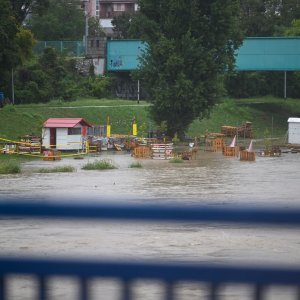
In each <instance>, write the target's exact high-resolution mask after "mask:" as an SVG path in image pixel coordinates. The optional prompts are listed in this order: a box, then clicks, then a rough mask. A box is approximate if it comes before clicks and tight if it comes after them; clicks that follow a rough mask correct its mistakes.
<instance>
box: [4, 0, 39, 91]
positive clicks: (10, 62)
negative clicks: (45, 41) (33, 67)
mask: <svg viewBox="0 0 300 300" xmlns="http://www.w3.org/2000/svg"><path fill="white" fill-rule="evenodd" d="M34 43H35V41H34V39H33V35H32V34H31V32H30V31H28V30H26V29H24V28H22V27H21V26H20V24H19V22H18V18H17V17H16V15H15V12H14V10H13V7H12V5H11V3H10V1H9V0H0V74H1V76H0V89H1V90H3V91H5V95H6V96H8V95H9V92H8V91H9V90H10V88H9V83H10V77H11V72H12V69H14V68H16V67H17V66H18V65H20V64H22V63H24V62H25V60H26V59H28V58H29V57H30V56H31V54H32V47H33V45H34Z"/></svg>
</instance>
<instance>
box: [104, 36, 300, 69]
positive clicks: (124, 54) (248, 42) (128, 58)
mask: <svg viewBox="0 0 300 300" xmlns="http://www.w3.org/2000/svg"><path fill="white" fill-rule="evenodd" d="M145 49H146V43H144V42H142V41H141V40H110V41H108V42H107V70H108V71H131V70H135V69H137V68H138V65H139V57H140V56H141V55H142V53H143V51H144V50H145ZM235 69H236V70H237V71H297V70H298V71H299V70H300V37H274V38H273V37H262V38H246V39H245V40H244V42H243V44H242V46H241V47H240V48H239V49H238V50H237V51H236V67H235Z"/></svg>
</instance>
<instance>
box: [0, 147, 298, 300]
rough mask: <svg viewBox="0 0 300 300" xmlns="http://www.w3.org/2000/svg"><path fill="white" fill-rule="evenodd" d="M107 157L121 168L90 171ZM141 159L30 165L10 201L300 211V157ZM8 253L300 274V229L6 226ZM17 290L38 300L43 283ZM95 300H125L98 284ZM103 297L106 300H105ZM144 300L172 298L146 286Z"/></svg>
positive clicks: (2, 182)
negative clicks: (241, 266) (293, 268)
mask: <svg viewBox="0 0 300 300" xmlns="http://www.w3.org/2000/svg"><path fill="white" fill-rule="evenodd" d="M98 158H101V159H103V158H106V159H110V160H111V161H112V162H113V163H114V164H115V165H116V166H117V167H118V168H117V169H113V170H105V171H85V170H82V169H81V167H82V166H83V165H84V164H86V163H87V162H91V161H93V160H95V159H98ZM135 161H136V160H135V159H134V158H132V157H131V156H130V155H129V154H127V153H121V154H120V153H104V154H100V156H99V157H85V158H84V159H83V160H75V159H73V158H64V159H62V160H61V161H55V162H47V161H39V160H38V161H30V162H27V163H25V164H23V166H22V171H23V172H22V174H20V175H0V198H1V199H24V200H26V199H32V198H34V199H35V201H61V200H63V201H68V202H74V201H90V202H105V203H106V202H110V203H111V202H114V203H123V204H124V203H130V204H134V203H139V204H141V203H159V204H170V205H172V204H180V205H197V204H200V205H217V206H219V207H220V206H221V207H222V206H224V207H225V206H228V205H234V206H235V205H238V206H242V207H266V206H268V207H269V206H272V207H273V206H275V207H282V208H293V207H297V208H299V207H300V197H299V195H300V154H291V153H287V154H283V155H282V156H281V157H278V158H263V157H258V158H257V160H256V162H240V161H239V160H238V159H237V158H231V157H223V156H222V154H218V153H210V152H200V153H198V157H197V160H194V161H185V162H184V163H182V164H174V163H173V164H172V163H169V162H168V161H154V160H139V162H141V164H142V165H143V167H142V168H140V169H137V168H129V165H130V164H131V163H132V162H135ZM63 165H72V166H74V167H75V168H76V172H74V173H52V174H40V173H38V172H37V170H38V169H39V168H41V167H53V166H63ZM0 253H1V254H5V255H13V256H19V255H39V256H56V255H57V256H68V257H70V256H74V257H89V258H99V257H100V258H106V257H107V258H117V259H119V258H126V259H132V260H137V259H158V260H160V259H162V260H164V259H167V260H180V261H197V262H204V261H205V262H211V263H221V264H223V263H231V262H234V263H240V262H245V263H249V264H252V263H258V264H274V263H276V264H278V263H280V264H281V263H282V264H285V265H300V234H299V229H291V228H280V227H262V226H260V227H259V226H257V227H256V226H246V225H243V226H241V225H239V226H236V225H229V224H194V223H193V224H187V223H170V224H165V223H164V224H160V223H150V224H147V223H145V224H144V223H138V226H137V224H136V223H135V224H130V223H128V222H126V223H122V224H119V223H112V222H107V221H105V222H103V221H97V222H96V221H87V222H78V221H76V222H74V221H55V222H51V221H49V220H47V221H45V220H24V219H21V218H14V219H2V220H0ZM17 279H18V280H15V279H14V278H13V279H12V280H11V281H10V289H9V291H10V295H11V299H32V298H31V297H32V295H33V289H32V288H31V287H32V286H34V281H32V280H31V278H27V277H21V278H20V277H18V278H17ZM51 284H52V286H53V287H54V288H53V289H50V290H49V294H51V295H52V298H51V299H76V295H77V290H76V284H75V283H74V280H70V279H66V280H61V279H60V280H56V281H55V280H53V282H52V283H51ZM92 285H93V298H92V299H119V298H118V285H117V284H116V283H115V282H111V281H104V283H103V282H102V281H101V282H96V281H95V282H93V284H92ZM177 289H178V290H177V296H178V298H176V299H199V296H200V295H202V298H200V299H207V297H206V296H205V295H206V294H207V292H206V290H205V287H204V288H203V289H201V290H199V285H197V286H194V285H192V284H185V285H182V286H180V285H179V286H178V287H177ZM99 293H100V295H102V298H100V297H99ZM135 293H136V295H137V296H136V299H162V298H161V297H162V295H163V291H162V288H161V286H160V285H159V284H157V283H150V284H149V283H147V284H145V283H144V282H142V283H139V284H137V285H136V287H135ZM220 293H221V295H222V297H223V298H221V299H250V294H251V293H250V292H249V289H248V288H243V287H239V288H238V289H227V290H226V288H225V289H224V290H222V291H221V292H220ZM294 294H295V291H294V290H291V289H285V288H277V289H275V288H274V289H270V290H269V291H268V295H267V296H268V298H267V299H295V298H293V297H294Z"/></svg>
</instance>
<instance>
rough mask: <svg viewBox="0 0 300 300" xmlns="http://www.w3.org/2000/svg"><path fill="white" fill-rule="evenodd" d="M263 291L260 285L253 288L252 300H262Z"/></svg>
mask: <svg viewBox="0 0 300 300" xmlns="http://www.w3.org/2000/svg"><path fill="white" fill-rule="evenodd" d="M263 290H264V288H263V286H262V285H260V284H257V285H256V286H255V294H254V296H255V297H254V299H255V300H262V299H263Z"/></svg>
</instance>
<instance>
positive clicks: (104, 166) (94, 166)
mask: <svg viewBox="0 0 300 300" xmlns="http://www.w3.org/2000/svg"><path fill="white" fill-rule="evenodd" d="M82 169H83V170H108V169H116V166H114V165H113V163H112V162H111V161H110V160H106V159H102V160H95V161H94V162H91V163H87V164H85V165H84V166H83V167H82Z"/></svg>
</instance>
